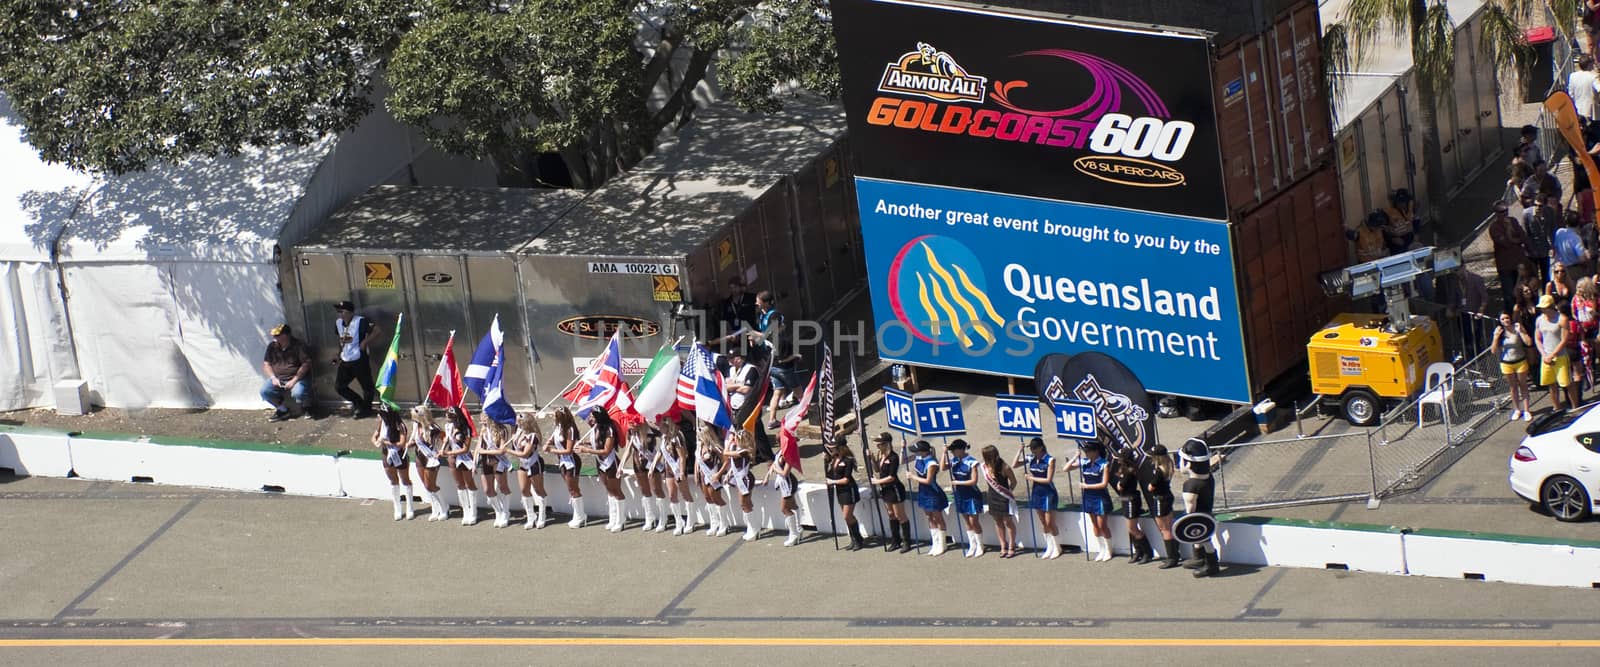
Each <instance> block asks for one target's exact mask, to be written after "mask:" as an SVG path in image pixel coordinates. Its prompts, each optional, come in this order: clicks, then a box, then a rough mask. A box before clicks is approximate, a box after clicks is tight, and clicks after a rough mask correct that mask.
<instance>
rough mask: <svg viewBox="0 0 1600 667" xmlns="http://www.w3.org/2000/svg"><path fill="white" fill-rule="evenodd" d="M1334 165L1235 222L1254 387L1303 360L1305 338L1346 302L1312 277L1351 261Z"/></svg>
mask: <svg viewBox="0 0 1600 667" xmlns="http://www.w3.org/2000/svg"><path fill="white" fill-rule="evenodd" d="M1340 220H1341V213H1340V207H1339V181H1338V176H1337V174H1336V172H1335V170H1334V168H1333V166H1332V165H1325V166H1324V167H1323V168H1322V169H1320V170H1318V171H1317V172H1316V173H1314V174H1312V175H1311V176H1309V177H1308V178H1304V179H1301V180H1300V181H1299V182H1297V183H1295V184H1294V185H1293V186H1291V187H1290V188H1289V189H1287V190H1285V191H1283V192H1280V193H1278V194H1277V196H1275V197H1273V198H1272V199H1271V200H1269V201H1268V202H1267V203H1265V204H1263V205H1261V206H1259V207H1256V208H1255V209H1254V210H1252V211H1251V212H1250V213H1248V214H1246V215H1244V216H1243V217H1241V218H1240V219H1239V221H1238V222H1236V223H1235V224H1234V225H1233V238H1234V249H1235V252H1236V253H1237V254H1236V258H1235V261H1236V262H1237V264H1238V267H1239V271H1238V278H1239V290H1240V294H1239V300H1240V303H1241V304H1242V305H1243V313H1242V315H1243V321H1244V330H1245V349H1246V350H1247V351H1248V354H1247V356H1248V357H1249V365H1250V379H1251V385H1252V387H1251V388H1252V390H1253V391H1255V392H1257V393H1259V392H1261V391H1262V389H1263V388H1264V387H1265V386H1266V385H1267V383H1269V382H1271V381H1272V380H1273V379H1275V378H1277V377H1278V376H1280V375H1282V374H1283V373H1284V372H1285V371H1288V370H1290V369H1293V368H1295V367H1296V366H1297V365H1298V364H1299V363H1300V362H1301V361H1303V360H1304V359H1305V349H1306V340H1307V337H1309V336H1310V335H1311V334H1312V333H1313V332H1315V331H1316V330H1317V329H1318V328H1320V327H1321V326H1322V325H1323V324H1325V323H1326V322H1328V321H1329V320H1330V319H1331V318H1332V316H1333V315H1334V314H1336V313H1338V312H1340V310H1341V309H1343V308H1345V307H1348V306H1349V303H1348V302H1347V301H1346V300H1343V299H1330V298H1329V297H1327V296H1326V295H1324V294H1323V292H1322V288H1321V285H1320V283H1318V281H1317V276H1318V275H1319V274H1321V273H1323V272H1326V271H1332V270H1334V269H1338V268H1342V267H1344V266H1346V265H1348V264H1349V261H1348V259H1347V256H1346V247H1347V243H1346V241H1345V238H1344V232H1343V227H1342V226H1341V224H1340Z"/></svg>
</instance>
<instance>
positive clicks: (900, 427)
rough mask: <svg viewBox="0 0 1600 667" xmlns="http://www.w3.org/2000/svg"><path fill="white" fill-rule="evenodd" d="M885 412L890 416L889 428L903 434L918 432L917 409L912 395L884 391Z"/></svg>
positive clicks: (890, 390)
mask: <svg viewBox="0 0 1600 667" xmlns="http://www.w3.org/2000/svg"><path fill="white" fill-rule="evenodd" d="M883 411H884V413H885V414H887V415H889V428H892V429H894V430H896V431H900V432H902V433H911V434H915V433H916V432H917V407H916V401H915V399H913V398H911V394H907V393H905V392H903V391H895V390H893V389H884V390H883Z"/></svg>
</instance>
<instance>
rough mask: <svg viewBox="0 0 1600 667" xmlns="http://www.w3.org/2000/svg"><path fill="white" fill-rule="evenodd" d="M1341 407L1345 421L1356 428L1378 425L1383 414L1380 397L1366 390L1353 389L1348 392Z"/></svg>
mask: <svg viewBox="0 0 1600 667" xmlns="http://www.w3.org/2000/svg"><path fill="white" fill-rule="evenodd" d="M1341 407H1342V409H1343V411H1344V419H1345V421H1347V422H1350V424H1351V425H1354V426H1372V425H1373V424H1376V423H1378V418H1379V417H1380V416H1382V413H1383V409H1382V404H1380V403H1379V402H1378V397H1377V396H1375V395H1373V393H1372V392H1370V391H1367V390H1365V389H1351V390H1350V391H1348V392H1346V393H1345V395H1344V403H1343V405H1342V406H1341Z"/></svg>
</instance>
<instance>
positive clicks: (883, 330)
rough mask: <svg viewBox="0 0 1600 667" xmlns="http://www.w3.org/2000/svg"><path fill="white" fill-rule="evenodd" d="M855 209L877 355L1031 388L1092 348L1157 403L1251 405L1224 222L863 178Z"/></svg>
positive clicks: (1231, 255)
mask: <svg viewBox="0 0 1600 667" xmlns="http://www.w3.org/2000/svg"><path fill="white" fill-rule="evenodd" d="M856 196H857V204H858V206H859V207H860V211H861V232H862V236H863V237H864V239H865V241H866V255H867V270H868V274H869V278H870V283H871V287H872V308H873V316H874V320H875V324H876V328H877V336H878V351H879V355H880V356H881V357H882V358H884V359H889V360H893V361H902V362H906V363H911V364H918V365H923V366H935V367H942V368H954V369H961V370H969V371H977V372H982V373H993V374H998V375H1009V376H1015V377H1032V375H1033V370H1034V362H1035V361H1037V360H1038V358H1039V357H1040V356H1042V355H1044V354H1046V353H1050V352H1062V353H1067V354H1075V353H1078V352H1085V351H1091V350H1093V351H1099V352H1104V353H1105V354H1108V355H1111V356H1112V357H1115V358H1116V359H1118V360H1120V361H1121V362H1122V363H1124V364H1126V365H1127V366H1128V367H1129V368H1130V369H1132V370H1133V372H1134V373H1135V374H1136V375H1138V377H1139V379H1140V380H1141V381H1142V382H1143V383H1144V386H1145V387H1146V388H1148V389H1149V390H1150V391H1154V392H1160V393H1166V394H1176V395H1181V396H1193V397H1198V398H1207V399H1215V400H1221V401H1228V402H1234V403H1245V402H1249V401H1250V389H1249V381H1248V376H1247V372H1246V366H1245V358H1244V343H1243V336H1242V334H1241V331H1240V326H1239V301H1238V295H1237V293H1236V290H1235V288H1234V276H1233V248H1232V246H1231V243H1230V241H1229V237H1228V227H1227V225H1226V224H1225V223H1222V222H1215V221H1208V220H1201V219H1198V218H1187V217H1181V216H1172V215H1162V214H1156V213H1146V212H1140V211H1130V210H1125V209H1114V208H1104V207H1098V206H1088V205H1083V204H1073V203H1068V202H1060V201H1052V200H1046V199H1036V198H1029V197H1017V196H1011V195H1001V194H995V193H990V192H979V191H974V190H961V189H957V188H948V187H939V186H928V185H915V184H910V183H900V182H896V181H884V180H878V179H868V178H857V179H856ZM1151 196H1159V195H1155V194H1152V195H1151Z"/></svg>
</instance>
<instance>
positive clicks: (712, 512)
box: [706, 503, 722, 537]
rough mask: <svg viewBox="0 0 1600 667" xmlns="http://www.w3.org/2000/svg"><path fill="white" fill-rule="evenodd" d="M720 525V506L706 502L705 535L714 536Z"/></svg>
mask: <svg viewBox="0 0 1600 667" xmlns="http://www.w3.org/2000/svg"><path fill="white" fill-rule="evenodd" d="M721 525H722V507H720V506H718V505H713V504H711V503H706V537H716V536H717V528H718V527H719V526H721Z"/></svg>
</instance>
